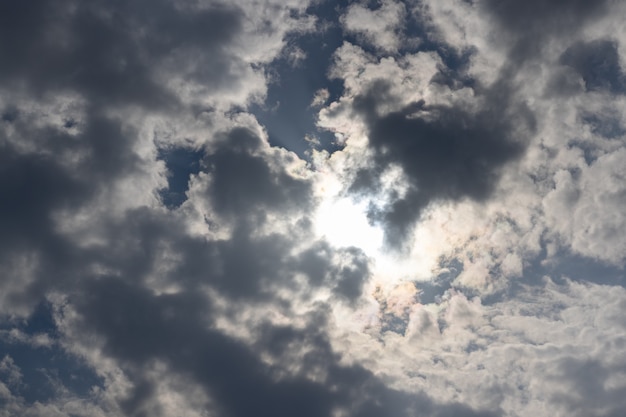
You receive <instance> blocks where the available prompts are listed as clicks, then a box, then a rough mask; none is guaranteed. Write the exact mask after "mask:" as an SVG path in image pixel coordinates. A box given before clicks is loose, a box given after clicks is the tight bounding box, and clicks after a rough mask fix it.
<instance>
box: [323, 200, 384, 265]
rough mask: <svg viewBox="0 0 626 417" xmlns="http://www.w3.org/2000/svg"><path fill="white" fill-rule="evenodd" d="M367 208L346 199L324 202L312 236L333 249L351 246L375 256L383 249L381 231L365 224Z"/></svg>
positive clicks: (367, 223) (366, 221) (366, 222)
mask: <svg viewBox="0 0 626 417" xmlns="http://www.w3.org/2000/svg"><path fill="white" fill-rule="evenodd" d="M366 210H367V207H366V206H365V204H363V203H355V202H353V201H352V200H351V199H349V198H339V197H338V198H333V199H328V200H326V201H324V202H323V203H322V204H321V206H320V207H319V209H318V213H317V221H316V222H315V227H316V232H317V234H318V235H320V236H323V237H325V238H326V240H328V242H330V243H331V244H332V245H334V246H337V247H348V246H354V247H357V248H360V249H361V250H363V252H365V254H366V255H368V256H376V255H377V254H378V253H379V251H380V250H381V248H382V245H383V231H382V230H381V229H380V228H379V227H376V226H372V225H371V224H369V222H368V220H367V214H366Z"/></svg>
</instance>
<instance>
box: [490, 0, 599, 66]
mask: <svg viewBox="0 0 626 417" xmlns="http://www.w3.org/2000/svg"><path fill="white" fill-rule="evenodd" d="M607 3H608V1H607V0H597V1H587V0H554V1H544V0H530V1H518V0H486V1H483V2H480V3H479V4H480V7H482V8H483V9H484V10H485V11H486V12H487V13H488V15H489V16H493V18H494V19H495V22H496V24H497V27H496V30H497V31H498V38H499V39H501V40H502V41H504V42H506V43H508V44H509V46H510V48H511V50H510V54H509V59H511V60H512V61H514V62H518V61H520V60H525V59H529V58H530V59H532V58H536V57H537V56H538V55H539V54H540V52H541V48H542V47H543V46H544V44H545V42H546V41H547V40H548V39H549V38H550V37H554V36H556V37H562V36H566V35H568V34H571V33H574V32H577V31H578V30H580V28H581V27H582V26H583V25H585V24H586V23H588V22H590V21H592V20H594V19H596V18H598V17H599V16H601V15H602V14H603V13H604V12H605V11H606V10H607Z"/></svg>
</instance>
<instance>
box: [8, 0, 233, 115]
mask: <svg viewBox="0 0 626 417" xmlns="http://www.w3.org/2000/svg"><path fill="white" fill-rule="evenodd" d="M240 19H241V14H240V13H239V12H238V11H237V10H236V9H235V8H232V7H227V6H220V5H219V4H217V5H214V6H212V7H210V8H208V9H205V10H182V9H179V8H176V7H175V5H174V3H173V2H168V1H154V2H153V1H142V0H137V1H131V2H123V1H115V2H100V1H95V2H93V1H90V2H73V1H69V0H68V1H48V0H35V1H32V2H27V3H25V2H18V1H6V2H2V4H0V61H2V66H0V81H1V82H3V83H14V84H17V85H21V86H25V87H26V88H27V89H28V90H30V91H32V92H35V93H36V94H46V93H50V92H62V91H68V90H69V91H76V92H79V93H81V94H83V95H84V96H85V97H86V98H87V99H88V100H89V102H90V103H91V104H107V103H108V104H121V103H123V104H141V105H144V106H148V107H154V106H167V105H171V104H174V103H175V98H174V96H173V95H171V94H170V92H168V91H167V90H166V89H165V88H164V86H163V80H159V79H158V78H157V77H156V74H155V73H154V70H155V66H158V65H163V64H164V63H165V60H166V59H168V58H169V57H170V54H172V53H188V54H194V56H195V60H202V61H203V65H202V71H201V72H198V71H197V70H192V69H188V68H187V67H186V66H185V65H188V64H189V63H190V62H181V61H180V60H179V61H178V63H177V68H171V70H177V71H179V72H181V71H182V72H184V73H185V76H187V77H189V78H192V79H199V80H201V81H202V82H203V83H204V84H205V85H208V86H213V87H214V86H217V85H219V84H220V83H223V82H224V81H225V78H228V75H227V74H228V67H229V65H230V62H229V60H230V59H231V58H229V57H228V56H227V54H226V51H225V49H223V45H224V44H225V43H227V42H229V41H230V40H231V39H232V37H233V36H234V35H235V34H236V33H237V32H238V30H239V27H240ZM190 68H191V67H190Z"/></svg>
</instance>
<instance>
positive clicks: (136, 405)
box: [76, 278, 498, 417]
mask: <svg viewBox="0 0 626 417" xmlns="http://www.w3.org/2000/svg"><path fill="white" fill-rule="evenodd" d="M113 298H115V299H116V302H115V303H112V302H111V299H113ZM76 303H77V304H76V306H77V307H78V309H79V312H80V313H81V317H82V320H83V324H82V325H81V331H82V332H84V334H86V335H94V336H98V337H104V340H105V353H106V354H107V355H111V356H113V357H115V358H116V359H118V360H119V361H120V362H121V363H122V364H123V368H124V369H125V371H126V372H127V373H128V374H129V375H130V376H131V380H132V381H133V382H134V383H135V387H134V389H133V391H132V392H131V393H130V395H129V397H128V398H127V399H126V401H125V402H124V411H125V413H126V414H128V415H137V416H143V415H148V413H149V411H147V410H148V405H149V404H150V402H151V401H152V400H154V397H155V396H156V395H157V394H156V392H155V389H154V385H153V384H154V382H153V381H151V380H149V379H148V378H147V376H146V375H145V374H144V369H145V367H146V366H148V365H149V364H150V362H151V361H153V360H154V359H159V360H162V361H165V362H166V363H167V364H168V365H169V367H170V369H171V371H172V372H174V373H176V374H180V375H185V376H189V377H191V378H193V379H194V380H195V381H196V382H197V383H199V384H201V386H202V387H204V389H205V390H206V391H207V393H208V394H209V397H210V398H211V400H212V401H211V404H210V405H209V404H207V407H210V408H213V409H215V410H216V412H217V413H218V414H219V415H222V416H227V417H231V416H232V417H240V416H241V417H243V416H252V415H254V416H268V417H269V416H273V417H280V416H293V415H295V414H297V415H303V416H311V417H313V416H314V417H320V416H330V415H332V411H333V410H336V409H341V410H344V411H346V412H348V414H349V415H351V416H363V417H369V416H378V415H389V414H392V415H398V416H413V415H424V416H441V417H443V416H467V417H469V416H475V417H478V416H483V417H487V416H496V415H498V414H497V413H493V412H476V411H474V410H472V409H470V408H468V407H466V406H462V405H459V404H451V405H448V404H443V405H442V404H437V403H436V402H434V401H433V400H431V399H430V398H429V397H428V396H426V395H424V394H407V393H403V392H400V391H396V390H393V389H390V388H388V387H386V386H385V385H384V384H383V383H382V382H381V381H380V380H379V379H378V378H377V377H375V376H374V375H372V374H371V373H370V372H369V371H366V370H365V369H363V368H361V367H359V366H351V367H346V366H341V365H338V363H337V362H338V360H339V356H338V355H337V354H335V353H334V352H333V351H332V349H331V347H330V345H329V343H328V340H327V339H326V336H325V335H324V330H323V329H324V326H325V324H324V319H323V314H322V315H313V316H312V317H311V318H310V319H311V321H310V323H309V324H308V326H307V327H306V328H304V329H296V328H293V327H290V326H279V327H276V326H272V325H270V324H267V325H266V326H264V327H263V328H262V331H261V333H262V335H263V336H262V338H261V339H259V340H258V341H257V342H256V343H255V344H254V345H253V346H246V345H245V344H243V343H242V342H239V341H237V340H235V339H233V338H230V337H228V336H226V335H224V334H222V333H220V332H218V331H216V330H213V329H211V327H210V325H209V324H210V321H211V310H212V309H211V307H210V306H208V305H207V304H206V302H205V301H203V300H201V299H200V298H198V297H197V295H194V293H186V292H182V293H178V294H172V295H154V294H153V293H151V292H150V291H148V290H146V289H145V288H142V287H139V286H135V285H133V284H130V283H127V282H124V281H122V280H119V279H114V278H103V279H101V280H98V281H92V282H90V283H89V284H88V285H87V287H85V294H84V296H83V297H80V298H78V299H77V300H76ZM294 346H296V347H297V346H306V351H307V353H306V354H305V355H304V356H301V355H297V356H296V357H297V359H295V360H296V361H298V362H297V363H298V364H299V365H300V367H301V372H299V373H297V374H295V375H291V376H286V377H278V376H276V375H277V374H276V372H275V371H280V368H282V367H287V368H288V367H289V366H290V365H293V364H291V363H290V362H279V363H278V364H277V365H268V364H265V363H263V362H261V361H260V360H259V358H258V353H259V352H268V353H269V354H271V355H274V356H276V357H279V358H288V357H290V352H289V350H290V349H293V347H294ZM296 353H298V352H296ZM291 357H292V356H291ZM283 360H285V359H283ZM286 360H287V361H289V360H288V359H286ZM292 360H293V359H292ZM313 370H319V371H321V372H323V374H325V375H326V377H325V378H324V381H322V382H314V381H313V380H311V379H309V378H308V377H307V374H308V373H309V372H310V371H313Z"/></svg>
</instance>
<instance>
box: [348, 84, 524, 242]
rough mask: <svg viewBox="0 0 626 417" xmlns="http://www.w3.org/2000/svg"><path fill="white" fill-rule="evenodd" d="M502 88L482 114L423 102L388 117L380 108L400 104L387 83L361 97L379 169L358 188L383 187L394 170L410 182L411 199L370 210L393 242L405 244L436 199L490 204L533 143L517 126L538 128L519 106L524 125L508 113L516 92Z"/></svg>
mask: <svg viewBox="0 0 626 417" xmlns="http://www.w3.org/2000/svg"><path fill="white" fill-rule="evenodd" d="M497 88H500V89H501V90H500V91H498V90H497V89H494V90H493V91H488V92H487V97H488V102H489V104H487V106H486V107H485V108H483V109H480V110H479V111H478V112H476V111H470V110H466V109H464V108H462V107H453V106H450V107H446V106H429V105H427V104H426V103H424V102H423V101H420V102H418V103H413V104H411V105H409V106H407V107H406V108H404V109H402V110H400V111H395V112H391V113H389V114H386V115H383V116H380V115H379V114H378V113H377V108H378V106H379V105H381V104H383V103H385V102H386V101H389V100H393V97H391V96H390V94H389V86H388V84H387V83H386V82H385V81H378V82H377V83H375V84H374V85H373V86H372V87H371V88H370V89H369V91H367V92H366V93H365V94H364V95H362V96H358V97H356V98H355V100H354V108H355V110H356V111H357V112H358V113H359V114H360V115H361V116H362V117H363V118H364V119H365V122H366V124H367V126H368V130H369V146H370V147H371V149H372V150H373V151H374V160H373V162H374V163H373V165H371V166H368V167H367V168H363V169H361V170H360V171H359V172H358V173H357V176H356V179H355V180H354V182H353V184H352V187H351V190H352V191H353V192H356V193H360V192H363V191H371V190H377V189H379V188H380V186H381V184H380V176H381V174H382V173H383V171H384V170H385V169H386V168H388V167H389V166H390V165H392V164H396V165H399V166H400V167H401V168H402V169H403V171H404V173H405V174H406V176H407V178H408V181H409V184H408V185H409V190H408V193H407V195H406V196H404V197H402V198H399V197H398V196H396V197H395V198H394V200H393V202H392V203H391V204H390V205H389V206H388V207H372V209H371V211H370V217H371V220H372V221H380V222H382V223H383V224H384V225H385V227H386V235H387V240H388V243H391V244H393V245H398V244H401V243H402V239H403V237H404V236H405V234H406V232H407V231H409V230H410V229H411V226H412V224H413V223H414V222H415V221H416V220H417V219H418V218H419V216H420V214H421V211H422V209H423V208H424V207H426V206H427V205H428V204H429V203H431V202H433V201H438V200H452V201H457V200H461V199H463V198H471V199H475V200H479V201H480V200H485V199H486V198H488V197H489V195H490V193H491V191H492V190H493V187H494V186H495V184H496V183H497V180H498V178H499V170H500V168H502V166H503V165H504V164H505V163H507V162H509V161H512V160H514V159H515V158H517V157H519V156H520V155H521V154H522V152H523V150H524V147H525V144H524V139H525V138H523V137H516V135H515V133H514V132H515V129H516V126H515V125H514V123H520V122H521V123H522V125H523V126H524V127H531V126H532V123H533V117H532V114H530V112H529V111H528V109H526V108H524V107H523V106H517V109H516V110H517V112H518V114H519V115H521V117H520V119H521V120H516V119H515V118H514V117H513V116H512V114H511V111H509V109H508V108H509V107H511V104H510V103H509V101H510V97H509V95H510V93H509V92H508V91H507V89H508V88H509V87H507V86H506V85H505V84H504V83H502V85H500V86H498V87H497ZM518 117H519V116H518Z"/></svg>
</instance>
